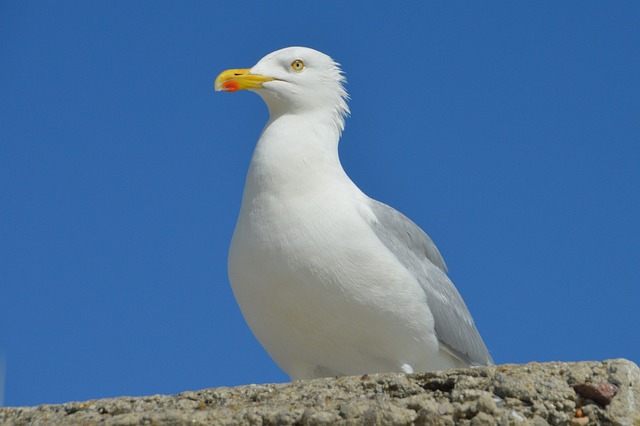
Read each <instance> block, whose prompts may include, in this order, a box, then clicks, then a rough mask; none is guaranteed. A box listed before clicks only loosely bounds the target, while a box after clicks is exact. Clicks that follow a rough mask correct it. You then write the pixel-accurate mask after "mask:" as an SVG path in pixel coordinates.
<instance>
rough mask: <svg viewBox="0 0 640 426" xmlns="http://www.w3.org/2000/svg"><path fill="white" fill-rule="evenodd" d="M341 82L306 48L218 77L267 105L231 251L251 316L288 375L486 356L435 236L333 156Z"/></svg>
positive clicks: (405, 368) (410, 368) (390, 368)
mask: <svg viewBox="0 0 640 426" xmlns="http://www.w3.org/2000/svg"><path fill="white" fill-rule="evenodd" d="M345 82H346V79H345V77H344V74H343V72H342V70H341V68H340V65H339V64H338V63H336V62H335V61H334V60H333V59H331V58H330V57H329V56H327V55H325V54H324V53H321V52H319V51H317V50H313V49H310V48H306V47H288V48H285V49H281V50H277V51H275V52H273V53H270V54H268V55H267V56H265V57H264V58H262V59H261V60H260V61H259V62H258V63H257V64H256V65H254V66H253V67H252V68H250V69H230V70H227V71H223V72H222V73H220V75H218V77H217V78H216V80H215V83H214V87H215V90H216V91H226V92H235V91H239V90H249V91H251V92H255V93H257V94H258V95H260V97H262V99H263V100H264V102H265V103H266V104H267V107H268V109H269V120H268V121H267V124H266V125H265V127H264V129H263V131H262V134H261V135H260V138H259V140H258V142H257V145H256V147H255V150H254V152H253V156H252V158H251V163H250V166H249V171H248V174H247V178H246V183H245V187H244V192H243V195H242V205H241V208H240V213H239V217H238V221H237V224H236V227H235V231H234V233H233V237H232V240H231V245H230V248H229V257H228V271H229V280H230V282H231V287H232V289H233V293H234V295H235V298H236V300H237V302H238V305H239V307H240V310H241V311H242V314H243V316H244V318H245V320H246V322H247V324H248V325H249V327H250V328H251V331H252V332H253V334H254V335H255V336H256V338H257V339H258V340H259V341H260V343H261V344H262V346H263V347H264V348H265V349H266V351H267V352H268V353H269V355H270V356H271V357H272V358H273V360H274V361H275V362H276V364H278V366H280V368H281V369H282V370H283V371H284V372H286V373H287V375H289V377H290V378H291V380H294V381H295V380H305V379H312V378H318V377H331V376H346V375H362V374H367V373H378V372H400V373H413V372H425V371H438V370H445V369H449V368H458V367H468V366H482V365H493V360H492V358H491V355H490V354H489V352H488V350H487V347H486V346H485V344H484V341H483V340H482V337H481V336H480V334H479V332H478V330H477V328H476V326H475V325H474V322H473V319H472V318H471V314H470V313H469V310H468V309H467V306H466V305H465V303H464V301H463V300H462V297H461V296H460V293H458V291H457V290H456V288H455V286H454V285H453V283H452V282H451V280H450V279H449V278H448V277H447V274H446V273H447V267H446V265H445V262H444V260H443V258H442V256H441V254H440V252H439V251H438V249H437V248H436V246H435V244H434V243H433V241H432V240H431V239H430V238H429V237H428V236H427V234H425V233H424V231H422V230H421V229H420V228H419V227H418V226H417V225H416V224H415V223H413V222H412V221H411V220H410V219H408V218H407V217H406V216H404V215H403V214H402V213H400V212H398V211H397V210H395V209H393V208H392V207H389V206H388V205H386V204H383V203H381V202H379V201H376V200H374V199H372V198H369V197H368V196H367V195H365V194H364V193H363V192H362V191H361V190H360V189H359V188H358V187H357V186H356V185H355V184H354V183H353V181H352V180H351V179H350V178H349V176H347V174H346V172H345V171H344V169H343V168H342V165H341V164H340V159H339V157H338V142H339V140H340V136H341V134H342V131H343V130H344V125H345V118H346V116H347V115H348V114H349V108H348V106H347V100H348V94H347V92H346V90H345V88H344V84H345Z"/></svg>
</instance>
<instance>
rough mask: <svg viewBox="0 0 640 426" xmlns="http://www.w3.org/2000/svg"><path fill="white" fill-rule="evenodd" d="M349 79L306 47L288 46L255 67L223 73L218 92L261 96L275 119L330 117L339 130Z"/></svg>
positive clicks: (332, 63) (347, 110)
mask: <svg viewBox="0 0 640 426" xmlns="http://www.w3.org/2000/svg"><path fill="white" fill-rule="evenodd" d="M345 81H346V79H345V77H344V75H343V73H342V70H341V69H340V65H339V64H338V63H337V62H335V61H334V60H333V59H331V58H330V57H329V56H327V55H325V54H324V53H322V52H318V51H317V50H314V49H310V48H307V47H287V48H285V49H281V50H277V51H275V52H272V53H270V54H268V55H267V56H265V57H264V58H262V59H260V61H258V63H257V64H255V65H254V66H253V67H252V68H244V69H230V70H226V71H223V72H222V73H220V75H218V77H217V78H216V80H215V83H214V87H215V90H216V91H225V92H235V91H237V90H250V91H252V92H255V93H257V94H258V95H260V96H261V97H262V99H263V100H264V101H265V103H266V104H267V106H268V107H269V113H270V114H271V117H272V119H273V118H275V117H276V116H280V115H284V114H307V113H320V114H323V113H324V114H331V116H332V118H334V120H335V122H336V125H337V126H338V128H339V129H340V130H343V129H344V118H345V116H346V115H348V114H349V107H348V106H347V102H346V101H347V99H348V95H347V92H346V90H345V89H344V83H345Z"/></svg>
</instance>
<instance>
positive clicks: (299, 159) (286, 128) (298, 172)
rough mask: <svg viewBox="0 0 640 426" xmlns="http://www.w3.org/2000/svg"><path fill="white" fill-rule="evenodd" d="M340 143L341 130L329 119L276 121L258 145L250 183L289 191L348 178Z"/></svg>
mask: <svg viewBox="0 0 640 426" xmlns="http://www.w3.org/2000/svg"><path fill="white" fill-rule="evenodd" d="M339 139H340V129H338V127H337V126H336V125H335V124H334V121H333V120H332V117H331V116H328V115H323V114H318V113H315V114H314V113H306V114H283V115H279V116H276V117H272V118H270V120H269V122H268V123H267V125H266V126H265V128H264V130H263V131H262V135H261V136H260V140H259V141H258V144H257V145H256V148H255V151H254V153H253V157H252V159H251V167H250V170H249V176H248V179H251V180H253V182H254V183H256V184H264V185H269V184H273V185H277V186H279V187H285V186H287V185H300V184H305V185H323V184H324V182H326V181H327V179H334V180H335V179H336V178H338V179H344V178H347V177H346V174H345V172H344V170H343V169H342V166H341V164H340V159H339V157H338V141H339ZM347 179H348V178H347Z"/></svg>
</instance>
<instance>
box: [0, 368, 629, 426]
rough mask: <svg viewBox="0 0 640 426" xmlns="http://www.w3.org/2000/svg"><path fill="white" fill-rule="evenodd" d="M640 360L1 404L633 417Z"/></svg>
mask: <svg viewBox="0 0 640 426" xmlns="http://www.w3.org/2000/svg"><path fill="white" fill-rule="evenodd" d="M639 412H640V370H639V369H638V366H636V365H635V364H634V363H632V362H630V361H627V360H623V359H618V360H610V361H604V362H578V363H561V362H552V363H544V364H537V363H531V364H526V365H499V366H495V367H482V368H470V369H460V370H450V371H444V372H438V373H421V374H412V375H403V374H375V375H366V376H362V377H340V378H335V379H334V378H331V379H318V380H310V381H304V382H295V383H286V384H277V385H274V384H269V385H248V386H239V387H235V388H213V389H204V390H200V391H193V392H183V393H180V394H178V395H172V396H164V395H155V396H146V397H135V398H134V397H120V398H110V399H100V400H95V401H86V402H69V403H66V404H61V405H41V406H37V407H18V408H11V407H8V408H0V424H2V425H52V424H64V425H93V424H101V425H141V424H148V425H174V424H189V425H237V424H247V425H249V424H252V425H253V424H255V425H266V424H269V425H293V424H296V425H334V424H343V425H347V424H349V425H356V424H366V425H377V424H381V425H382V424H384V425H413V424H415V425H432V424H437V425H454V424H461V425H496V424H498V425H546V424H552V425H573V426H580V425H595V424H614V425H617V424H619V425H631V426H640V414H639Z"/></svg>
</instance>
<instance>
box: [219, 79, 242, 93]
mask: <svg viewBox="0 0 640 426" xmlns="http://www.w3.org/2000/svg"><path fill="white" fill-rule="evenodd" d="M238 89H240V85H239V84H238V82H237V81H235V80H228V81H225V82H224V83H222V90H224V91H225V92H235V91H236V90H238Z"/></svg>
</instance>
